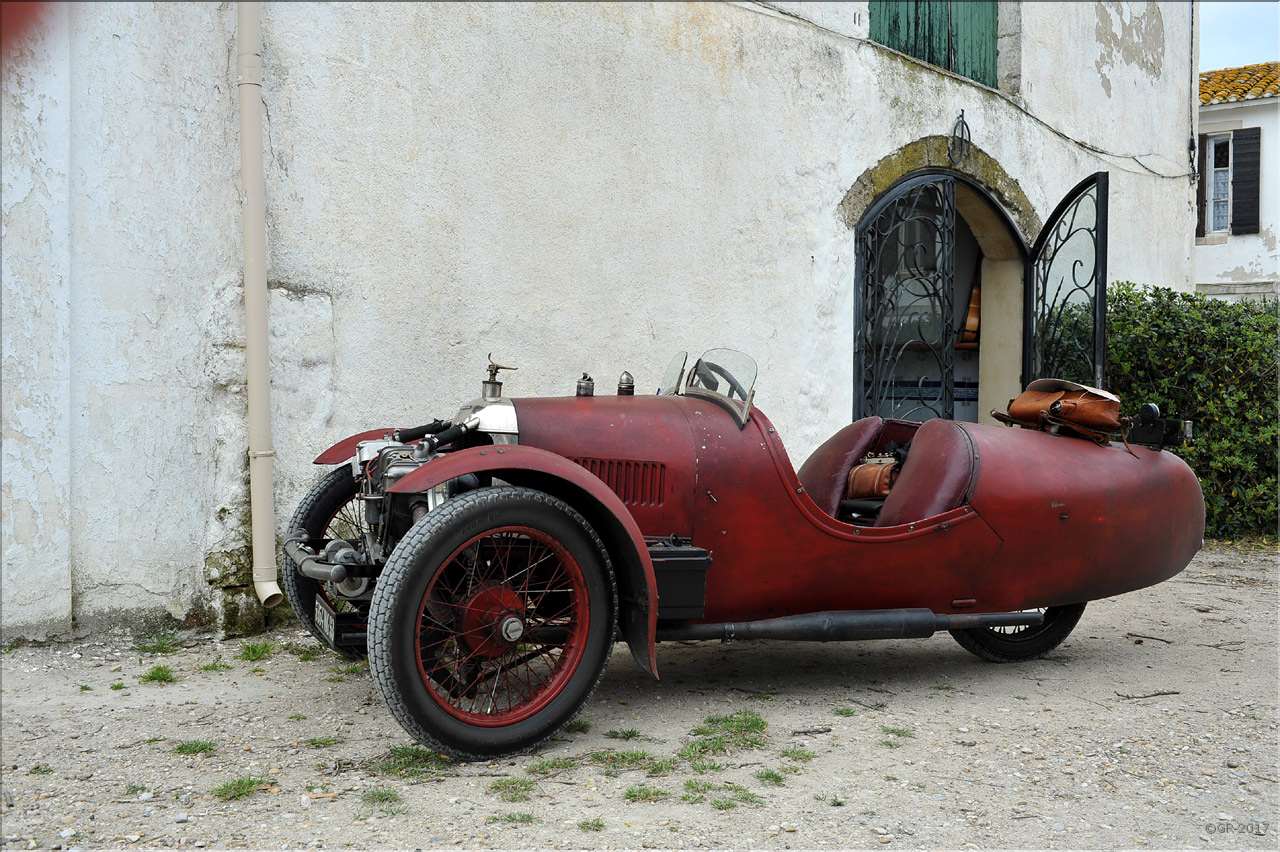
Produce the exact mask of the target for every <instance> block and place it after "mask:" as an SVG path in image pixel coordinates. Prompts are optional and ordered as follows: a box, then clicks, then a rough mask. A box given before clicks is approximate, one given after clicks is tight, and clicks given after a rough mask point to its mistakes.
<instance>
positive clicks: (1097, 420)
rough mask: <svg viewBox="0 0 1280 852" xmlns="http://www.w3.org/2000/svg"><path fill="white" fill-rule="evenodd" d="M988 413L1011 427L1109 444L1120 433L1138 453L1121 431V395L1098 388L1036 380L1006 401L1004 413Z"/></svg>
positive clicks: (1126, 442)
mask: <svg viewBox="0 0 1280 852" xmlns="http://www.w3.org/2000/svg"><path fill="white" fill-rule="evenodd" d="M991 416H992V417H994V418H995V419H996V420H999V421H1000V422H1001V423H1006V424H1008V425H1011V426H1012V425H1014V424H1017V425H1019V426H1025V427H1027V428H1030V429H1042V430H1053V431H1055V432H1059V433H1061V434H1067V435H1078V436H1079V437H1082V438H1088V439H1089V440H1091V441H1094V442H1095V443H1098V444H1107V443H1109V442H1110V440H1111V436H1112V435H1113V434H1115V433H1116V432H1119V433H1120V439H1121V440H1122V441H1124V445H1125V448H1126V449H1127V450H1128V451H1129V453H1130V454H1131V455H1134V456H1135V457H1136V456H1137V454H1136V453H1134V452H1133V448H1132V447H1130V446H1129V441H1128V438H1127V436H1125V434H1124V429H1123V426H1124V425H1125V423H1126V421H1127V420H1128V418H1122V417H1121V416H1120V398H1119V397H1117V396H1116V395H1115V394H1113V393H1109V392H1108V391H1104V390H1100V389H1099V388H1091V387H1088V386H1086V385H1080V384H1076V383H1075V382H1067V381H1063V380H1061V379H1037V380H1036V381H1034V382H1032V383H1031V384H1029V385H1027V389H1026V390H1025V391H1023V392H1022V393H1021V394H1019V395H1018V397H1017V398H1016V399H1011V400H1009V410H1008V413H1007V414H1003V413H1001V412H998V411H992V412H991Z"/></svg>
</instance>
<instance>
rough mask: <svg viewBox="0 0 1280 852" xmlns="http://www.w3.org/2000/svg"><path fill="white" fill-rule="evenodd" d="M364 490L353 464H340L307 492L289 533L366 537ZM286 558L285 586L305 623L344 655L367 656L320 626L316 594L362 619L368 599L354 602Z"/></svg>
mask: <svg viewBox="0 0 1280 852" xmlns="http://www.w3.org/2000/svg"><path fill="white" fill-rule="evenodd" d="M359 491H360V485H359V483H358V482H357V481H356V479H355V477H353V476H352V475H351V468H350V466H348V465H341V466H339V467H335V468H334V469H333V470H331V471H329V472H328V473H327V474H325V476H324V478H323V479H321V480H320V481H319V482H317V483H316V484H315V486H314V487H313V488H312V489H311V490H310V491H309V492H307V496H306V497H303V498H302V502H301V503H299V504H298V508H297V510H296V511H295V512H294V513H293V520H291V521H289V532H290V533H293V532H296V531H297V530H303V531H305V532H306V534H307V535H308V537H310V538H311V539H312V540H313V541H319V540H323V539H328V540H332V539H345V540H347V541H351V542H360V541H363V539H364V533H365V531H366V529H367V525H366V523H365V519H364V509H363V508H362V507H361V505H360V501H359V499H357V498H358V495H359ZM280 558H281V563H282V564H281V568H282V570H281V572H280V588H281V590H282V591H283V592H284V596H285V597H286V598H288V600H289V604H290V606H292V607H293V611H294V614H296V615H297V616H298V620H299V621H301V622H302V624H303V626H304V627H306V628H307V630H308V631H310V632H311V635H312V636H314V637H316V639H318V640H319V641H320V642H321V643H322V644H323V645H325V646H326V647H328V648H331V649H333V650H334V651H337V652H338V653H339V654H343V655H344V656H348V657H353V658H354V657H361V656H363V655H364V654H363V652H364V649H363V648H353V647H346V646H342V647H339V646H336V645H334V644H333V642H332V641H330V639H329V637H327V636H325V634H324V633H323V632H321V630H320V629H319V627H317V626H316V595H317V594H318V595H320V596H321V597H322V598H324V600H325V601H326V602H328V604H329V606H330V607H332V608H333V609H334V610H335V611H338V612H354V613H355V614H356V616H357V617H358V618H360V619H362V620H363V619H365V618H367V617H368V611H369V603H368V601H367V600H348V599H346V598H344V597H343V596H341V595H340V594H339V593H338V590H337V589H335V588H333V587H332V586H331V585H330V584H328V583H322V582H320V581H319V580H313V579H311V578H310V577H307V576H304V575H303V574H301V573H299V572H298V568H297V566H296V565H294V564H293V560H292V559H290V558H289V557H288V555H282V556H281V557H280ZM352 582H355V583H361V582H365V581H362V580H354V581H352Z"/></svg>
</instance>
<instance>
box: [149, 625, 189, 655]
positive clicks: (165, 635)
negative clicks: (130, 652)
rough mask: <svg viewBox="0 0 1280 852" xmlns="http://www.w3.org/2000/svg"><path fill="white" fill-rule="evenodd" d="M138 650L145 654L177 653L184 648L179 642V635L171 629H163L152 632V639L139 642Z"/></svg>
mask: <svg viewBox="0 0 1280 852" xmlns="http://www.w3.org/2000/svg"><path fill="white" fill-rule="evenodd" d="M138 650H139V651H142V652H143V653H144V654H176V653H177V652H178V651H181V650H182V646H181V645H179V644H178V636H177V634H176V633H174V632H173V631H171V630H161V631H159V632H157V633H154V634H152V636H151V638H150V639H147V640H146V641H145V642H139V643H138Z"/></svg>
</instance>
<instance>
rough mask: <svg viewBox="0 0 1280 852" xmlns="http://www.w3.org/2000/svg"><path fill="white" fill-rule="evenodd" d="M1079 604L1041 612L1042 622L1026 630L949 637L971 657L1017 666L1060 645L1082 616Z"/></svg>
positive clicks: (953, 633)
mask: <svg viewBox="0 0 1280 852" xmlns="http://www.w3.org/2000/svg"><path fill="white" fill-rule="evenodd" d="M1084 607H1085V605H1084V604H1082V603H1078V604H1068V605H1066V606H1051V607H1048V608H1046V609H1043V610H1041V612H1043V613H1044V621H1042V622H1041V623H1039V624H1030V625H1027V626H1025V627H973V628H968V629H965V630H952V631H951V637H952V638H953V639H955V640H956V641H957V642H959V643H960V647H962V648H964V649H965V650H966V651H968V652H969V653H971V654H974V655H976V656H979V657H981V658H982V659H984V660H989V661H991V662H993V663H1020V662H1022V661H1023V660H1034V659H1036V658H1038V657H1043V656H1044V655H1045V654H1047V653H1049V652H1050V651H1052V650H1053V649H1054V648H1056V647H1058V646H1059V645H1061V644H1062V642H1063V640H1065V639H1066V638H1067V637H1068V636H1070V635H1071V631H1072V630H1074V629H1075V627H1076V623H1077V622H1079V621H1080V616H1081V615H1083V614H1084Z"/></svg>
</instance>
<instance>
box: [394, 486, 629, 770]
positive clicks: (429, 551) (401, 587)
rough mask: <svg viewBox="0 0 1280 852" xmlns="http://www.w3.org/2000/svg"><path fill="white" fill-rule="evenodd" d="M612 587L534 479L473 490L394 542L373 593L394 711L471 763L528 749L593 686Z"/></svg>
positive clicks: (573, 520)
mask: <svg viewBox="0 0 1280 852" xmlns="http://www.w3.org/2000/svg"><path fill="white" fill-rule="evenodd" d="M615 595H616V593H615V590H614V581H613V575H612V572H611V570H610V566H609V560H608V556H607V555H606V554H605V551H604V548H603V546H602V545H601V543H600V540H599V538H598V537H597V536H596V534H595V531H594V530H592V528H591V527H590V526H589V525H588V524H587V522H586V521H585V520H584V519H583V518H582V516H581V515H579V514H578V513H577V512H576V511H574V510H573V509H572V508H570V507H569V506H568V505H567V504H565V503H564V502H562V501H560V500H558V499H556V498H554V497H551V496H549V495H547V494H543V493H541V492H538V491H532V490H529V489H524V488H511V487H499V488H486V489H481V490H479V491H472V492H468V493H466V494H463V495H461V496H459V497H457V498H455V499H453V500H451V501H449V502H448V503H447V504H445V505H444V506H442V507H440V508H439V509H437V510H436V511H433V512H431V513H430V514H428V515H427V516H426V517H424V518H423V519H422V520H421V521H420V522H418V524H416V525H415V526H414V527H413V529H411V530H410V531H409V533H408V534H406V535H405V537H404V538H403V539H402V540H401V541H400V543H399V544H398V545H397V546H396V549H395V551H394V552H393V553H392V554H391V558H390V559H389V560H388V561H387V566H386V568H385V569H384V570H383V572H382V575H381V577H380V578H379V580H378V586H377V588H376V589H375V591H374V597H373V602H372V611H371V613H370V619H369V662H370V668H371V670H372V671H373V675H374V681H375V682H376V683H377V685H378V690H379V692H380V693H381V694H382V697H383V700H384V701H386V703H387V706H388V708H389V709H390V710H391V712H392V715H394V716H395V717H396V719H397V720H398V721H399V722H400V724H401V725H402V726H404V728H405V730H407V731H408V732H409V733H410V734H412V735H413V736H414V737H415V738H416V739H418V740H419V741H420V742H422V743H424V744H425V745H428V746H430V747H432V748H435V749H438V750H440V751H443V752H446V753H448V754H452V755H454V756H457V757H461V758H464V759H475V758H481V757H489V756H492V755H498V754H506V753H510V752H515V751H521V750H524V749H528V748H531V747H533V746H535V745H537V744H538V743H540V742H542V741H543V740H545V739H547V738H548V737H550V736H552V735H553V734H554V733H555V732H556V731H557V730H559V729H560V727H561V726H562V725H564V724H565V723H566V722H568V721H569V720H570V719H571V718H572V717H573V715H574V714H575V713H577V712H578V710H579V709H580V708H581V707H582V705H583V704H584V703H585V702H586V700H587V698H588V697H589V696H590V694H591V692H592V691H593V690H594V689H595V686H596V684H597V683H598V682H599V679H600V676H601V674H602V673H603V671H604V666H605V664H606V663H607V662H608V659H609V655H610V652H611V651H612V643H613V631H614V620H615V617H616V616H615V610H616V601H615Z"/></svg>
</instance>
